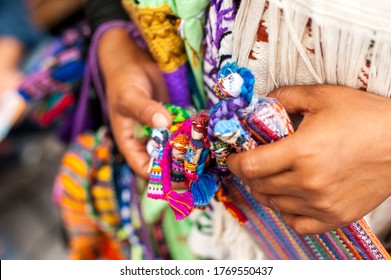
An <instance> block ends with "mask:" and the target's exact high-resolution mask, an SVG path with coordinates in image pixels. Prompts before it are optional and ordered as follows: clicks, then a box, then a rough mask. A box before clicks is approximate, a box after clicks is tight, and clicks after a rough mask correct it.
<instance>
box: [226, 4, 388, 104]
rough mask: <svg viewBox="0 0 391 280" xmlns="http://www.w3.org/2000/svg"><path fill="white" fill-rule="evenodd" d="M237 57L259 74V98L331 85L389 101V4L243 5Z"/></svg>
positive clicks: (237, 31)
mask: <svg viewBox="0 0 391 280" xmlns="http://www.w3.org/2000/svg"><path fill="white" fill-rule="evenodd" d="M258 25H264V27H265V30H266V32H267V35H268V36H267V42H265V41H260V40H257V38H256V37H257V26H258ZM258 31H259V30H258ZM233 57H234V59H235V60H236V61H237V62H238V64H239V65H240V66H246V67H249V68H250V69H251V70H252V71H253V72H254V73H255V76H256V81H257V82H256V92H257V93H260V94H267V93H268V92H270V91H271V90H273V89H275V88H276V87H281V86H285V85H298V84H301V85H306V84H321V83H329V84H340V85H346V86H349V87H353V88H363V87H364V88H365V89H366V90H367V91H369V92H373V93H376V94H379V95H382V96H386V97H390V95H391V1H387V0H344V1H340V0H270V1H265V0H243V1H242V4H241V6H240V9H239V11H238V16H237V18H236V22H235V29H234V54H233ZM368 62H369V64H368ZM366 67H368V69H366Z"/></svg>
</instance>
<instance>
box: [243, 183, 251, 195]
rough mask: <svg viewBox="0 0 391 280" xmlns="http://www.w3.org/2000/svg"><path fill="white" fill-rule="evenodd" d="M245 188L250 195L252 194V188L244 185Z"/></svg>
mask: <svg viewBox="0 0 391 280" xmlns="http://www.w3.org/2000/svg"><path fill="white" fill-rule="evenodd" d="M244 188H245V189H246V191H247V192H248V193H250V194H251V188H250V187H249V186H247V185H244Z"/></svg>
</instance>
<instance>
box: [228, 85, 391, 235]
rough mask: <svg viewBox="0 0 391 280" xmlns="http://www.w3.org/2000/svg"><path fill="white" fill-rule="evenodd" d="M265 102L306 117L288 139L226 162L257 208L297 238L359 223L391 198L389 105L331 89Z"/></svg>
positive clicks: (283, 92) (302, 89)
mask: <svg viewBox="0 0 391 280" xmlns="http://www.w3.org/2000/svg"><path fill="white" fill-rule="evenodd" d="M269 96H270V97H274V98H276V99H278V100H279V101H280V102H281V104H282V105H283V106H284V107H285V108H286V109H287V111H288V113H292V114H294V113H300V114H302V115H303V116H304V118H303V121H302V123H301V124H300V126H299V128H298V130H297V131H296V133H294V134H293V135H291V136H289V137H287V138H285V139H283V140H281V141H278V142H275V143H273V144H269V145H265V146H260V147H258V148H256V149H255V150H253V151H251V152H244V153H241V154H235V155H232V156H230V157H229V159H228V167H229V168H230V170H231V171H232V172H233V173H234V174H236V175H238V176H239V177H240V178H241V179H242V181H243V183H244V184H245V185H247V186H248V187H249V188H250V190H251V194H252V195H253V196H254V198H255V199H257V200H258V201H259V202H260V203H261V204H263V205H265V206H267V207H269V208H272V209H274V210H276V211H279V212H281V215H282V218H283V219H284V220H285V222H286V223H287V224H288V225H289V226H290V227H292V228H293V229H294V230H295V231H296V232H297V233H299V234H316V233H322V232H326V231H330V230H333V229H336V228H339V227H342V226H345V225H347V224H349V223H351V222H354V221H356V220H358V219H359V218H361V217H363V216H364V215H366V214H367V213H369V212H370V211H372V210H373V209H374V208H376V207H377V206H378V205H380V204H381V203H382V202H383V201H384V200H385V199H386V198H388V197H389V196H390V195H391V180H390V174H391V129H390V124H391V100H390V99H388V98H384V97H380V96H376V95H374V94H369V93H365V92H362V91H359V90H355V89H351V88H347V87H342V86H334V85H318V86H295V87H285V88H280V89H278V90H276V91H274V92H272V93H271V94H269Z"/></svg>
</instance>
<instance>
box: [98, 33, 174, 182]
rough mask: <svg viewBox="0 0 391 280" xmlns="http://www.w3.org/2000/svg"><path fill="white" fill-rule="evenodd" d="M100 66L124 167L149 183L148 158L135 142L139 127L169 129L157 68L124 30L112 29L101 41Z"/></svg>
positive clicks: (166, 97) (165, 93)
mask: <svg viewBox="0 0 391 280" xmlns="http://www.w3.org/2000/svg"><path fill="white" fill-rule="evenodd" d="M98 55H99V63H100V65H101V68H102V72H103V76H104V79H105V84H106V92H107V103H108V110H109V118H110V123H111V128H112V131H113V134H114V138H115V140H116V143H117V145H118V148H119V150H120V151H121V153H122V154H123V156H124V157H125V159H126V161H127V163H128V164H129V165H130V166H131V167H132V169H133V170H134V171H135V172H136V173H137V174H138V175H139V176H141V177H142V178H144V179H148V178H149V174H148V165H149V162H150V156H149V155H148V153H147V150H146V148H145V143H142V142H140V141H139V140H137V139H136V138H135V135H134V128H135V126H136V125H137V124H138V123H142V124H146V125H149V126H151V127H154V128H155V127H156V128H157V127H169V126H170V125H171V115H170V113H169V112H168V111H167V110H166V109H165V108H164V107H163V105H162V104H161V103H160V102H159V101H161V102H163V103H167V102H168V95H167V89H166V87H165V83H164V80H163V77H162V74H161V72H160V70H159V68H158V65H157V64H156V63H155V62H154V60H153V59H152V58H151V57H150V56H149V54H148V53H147V52H145V51H143V50H141V49H140V48H139V47H138V46H137V45H136V43H135V42H134V41H133V40H132V39H130V38H129V35H128V34H127V32H126V30H124V29H120V28H118V29H112V30H110V31H108V32H106V33H105V34H104V36H103V37H102V40H101V41H100V45H99V50H98Z"/></svg>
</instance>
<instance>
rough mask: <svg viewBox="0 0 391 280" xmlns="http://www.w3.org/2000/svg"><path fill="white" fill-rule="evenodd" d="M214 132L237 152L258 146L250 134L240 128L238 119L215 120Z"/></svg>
mask: <svg viewBox="0 0 391 280" xmlns="http://www.w3.org/2000/svg"><path fill="white" fill-rule="evenodd" d="M214 134H215V136H216V137H218V138H219V139H220V140H221V141H224V142H225V143H228V144H230V145H231V147H232V148H234V149H235V150H236V152H238V153H240V152H243V151H249V150H252V149H255V148H256V147H257V146H258V144H257V143H256V142H255V140H254V139H253V138H252V137H251V135H250V134H249V133H248V132H247V131H246V130H244V129H243V128H242V125H241V124H240V122H239V120H238V119H230V120H221V121H219V122H217V124H216V125H215V128H214Z"/></svg>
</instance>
